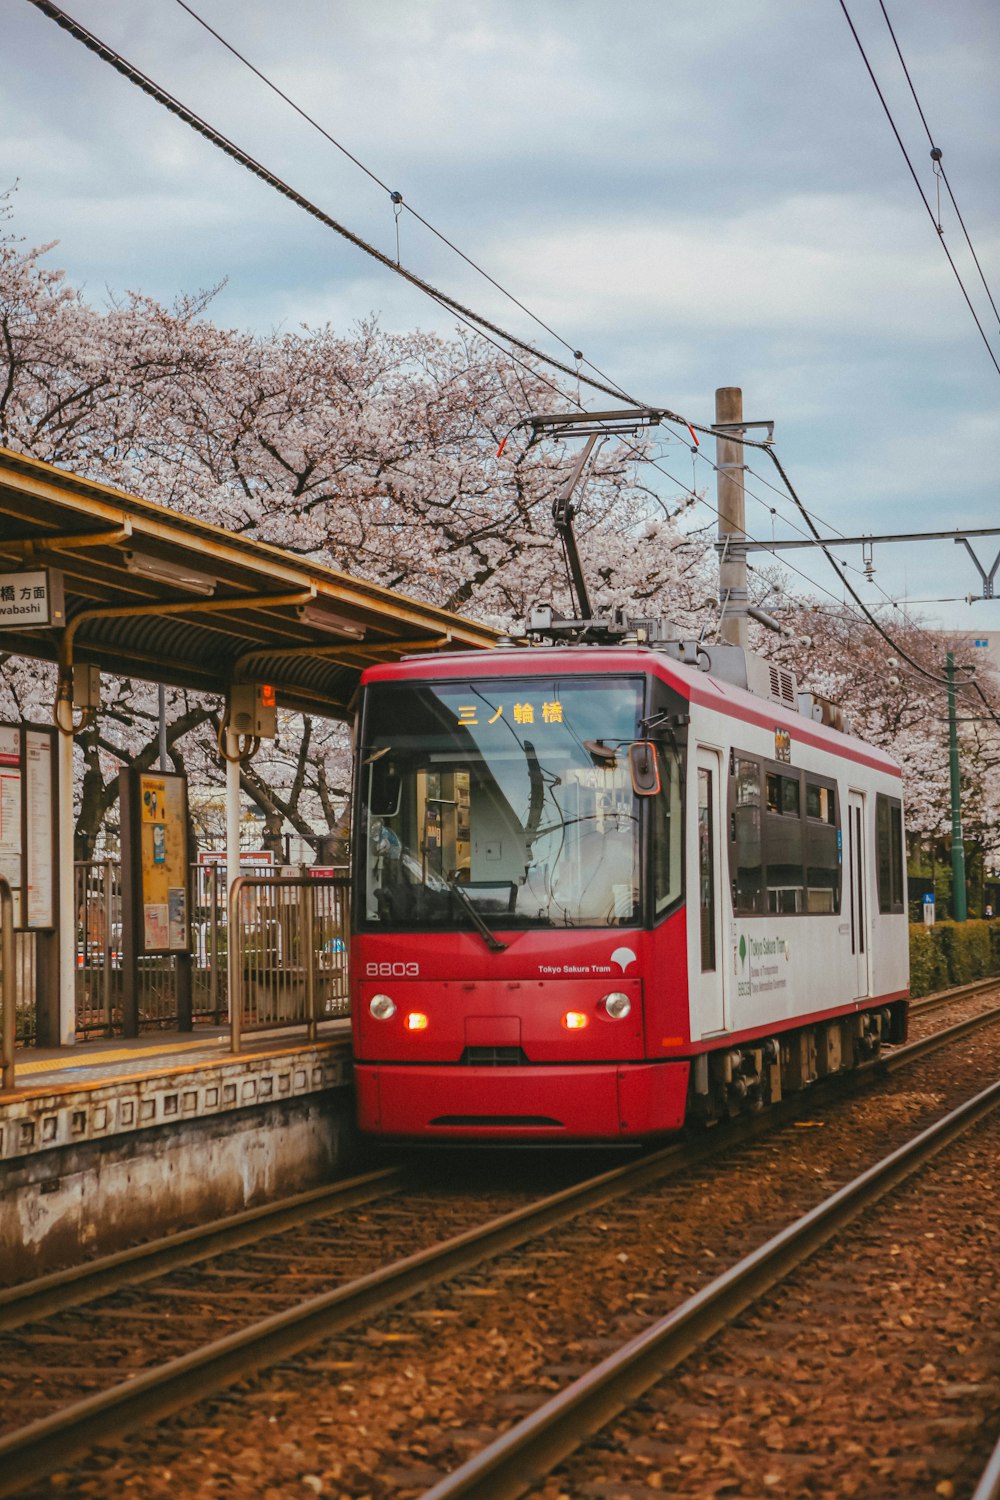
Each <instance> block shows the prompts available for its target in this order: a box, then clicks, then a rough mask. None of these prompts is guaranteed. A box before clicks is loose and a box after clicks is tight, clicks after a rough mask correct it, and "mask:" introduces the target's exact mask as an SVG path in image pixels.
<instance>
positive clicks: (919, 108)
mask: <svg viewBox="0 0 1000 1500" xmlns="http://www.w3.org/2000/svg"><path fill="white" fill-rule="evenodd" d="M878 3H879V8H880V9H881V11H882V15H883V16H884V17H885V24H886V26H887V27H888V28H889V35H890V36H891V37H892V45H893V46H894V47H895V49H896V56H897V57H898V58H899V65H900V67H901V68H902V70H903V73H904V74H905V76H906V81H907V83H908V84H909V85H910V93H911V94H912V95H913V102H914V104H915V105H916V106H917V113H918V115H919V116H920V122H921V124H922V125H923V127H924V130H925V132H926V134H927V140H928V142H929V144H930V148H931V155H932V157H935V166H936V168H937V170H938V171H939V172H940V174H941V179H942V181H943V182H944V185H945V187H946V188H947V190H948V197H949V198H950V199H951V206H952V208H953V209H954V210H955V217H956V218H957V219H958V222H959V224H961V226H962V233H963V234H964V235H965V243H966V244H967V245H968V247H969V254H970V255H971V256H972V259H973V260H974V261H975V263H976V270H977V271H978V272H979V279H980V281H981V282H982V283H983V291H984V292H985V293H986V295H987V297H988V298H989V299H990V306H991V307H992V309H993V316H994V317H995V318H996V319H997V322H998V323H1000V312H998V311H997V305H996V303H995V302H994V300H993V293H992V292H991V291H990V289H989V286H988V285H987V282H986V276H985V274H984V272H983V268H982V266H981V265H980V264H979V256H978V255H977V254H976V252H975V249H974V248H973V244H972V240H971V239H970V237H969V231H968V230H967V229H966V227H965V220H964V219H963V218H962V213H961V210H960V209H959V206H958V203H957V202H956V201H955V194H954V193H953V192H952V190H951V183H950V182H949V181H948V173H947V172H946V171H945V166H944V162H943V161H942V159H941V152H940V151H939V150H938V147H937V146H936V145H935V142H934V137H933V136H932V135H931V129H930V126H929V125H928V123H927V117H926V115H925V114H924V111H923V107H922V105H921V103H920V100H919V99H918V98H917V91H916V89H915V88H914V86H913V79H912V78H911V77H910V70H909V68H908V67H907V66H906V60H905V58H904V57H903V53H902V50H901V48H900V45H899V42H898V41H897V40H896V33H895V31H893V29H892V22H891V21H890V20H889V12H888V11H887V10H886V8H885V4H884V0H878ZM935 153H937V154H936V156H935Z"/></svg>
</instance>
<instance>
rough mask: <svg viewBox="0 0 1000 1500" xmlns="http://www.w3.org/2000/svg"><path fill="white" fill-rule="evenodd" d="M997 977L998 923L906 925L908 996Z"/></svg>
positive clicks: (999, 952) (999, 964)
mask: <svg viewBox="0 0 1000 1500" xmlns="http://www.w3.org/2000/svg"><path fill="white" fill-rule="evenodd" d="M990 974H1000V921H996V922H977V921H972V922H935V924H934V926H933V927H925V926H923V925H922V924H921V923H911V924H910V994H911V995H914V996H916V995H930V994H933V993H934V991H935V990H946V989H948V988H949V987H950V986H951V985H953V984H968V983H969V981H970V980H971V979H985V978H986V977H987V975H990Z"/></svg>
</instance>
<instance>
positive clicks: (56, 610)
mask: <svg viewBox="0 0 1000 1500" xmlns="http://www.w3.org/2000/svg"><path fill="white" fill-rule="evenodd" d="M65 623H66V612H65V607H64V605H63V575H62V573H60V571H59V570H58V568H32V569H30V570H27V571H22V572H19V573H0V630H51V629H52V628H53V627H55V628H57V629H58V628H59V627H61V626H63V625H65Z"/></svg>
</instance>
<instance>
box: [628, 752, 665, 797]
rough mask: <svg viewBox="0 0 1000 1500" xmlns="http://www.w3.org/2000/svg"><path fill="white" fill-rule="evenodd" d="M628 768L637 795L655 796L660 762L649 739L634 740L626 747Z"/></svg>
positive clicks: (658, 788) (657, 789)
mask: <svg viewBox="0 0 1000 1500" xmlns="http://www.w3.org/2000/svg"><path fill="white" fill-rule="evenodd" d="M628 770H629V775H630V776H631V778H632V790H633V792H635V795H636V796H637V797H655V796H656V794H657V793H658V792H659V790H660V763H659V761H658V760H657V758H656V746H655V745H654V744H653V743H652V741H651V740H636V741H635V743H634V744H632V745H629V747H628Z"/></svg>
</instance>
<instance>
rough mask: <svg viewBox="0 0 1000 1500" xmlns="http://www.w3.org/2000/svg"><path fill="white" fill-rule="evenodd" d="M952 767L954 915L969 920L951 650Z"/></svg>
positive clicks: (959, 919)
mask: <svg viewBox="0 0 1000 1500" xmlns="http://www.w3.org/2000/svg"><path fill="white" fill-rule="evenodd" d="M946 661H947V668H948V769H949V771H950V773H951V915H952V919H953V920H954V921H956V922H965V921H967V920H968V915H969V909H968V906H967V904H966V899H965V845H964V843H963V842H962V782H961V777H960V775H959V766H958V729H957V727H956V725H955V657H954V655H953V653H952V652H951V651H949V652H948V655H947V658H946Z"/></svg>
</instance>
